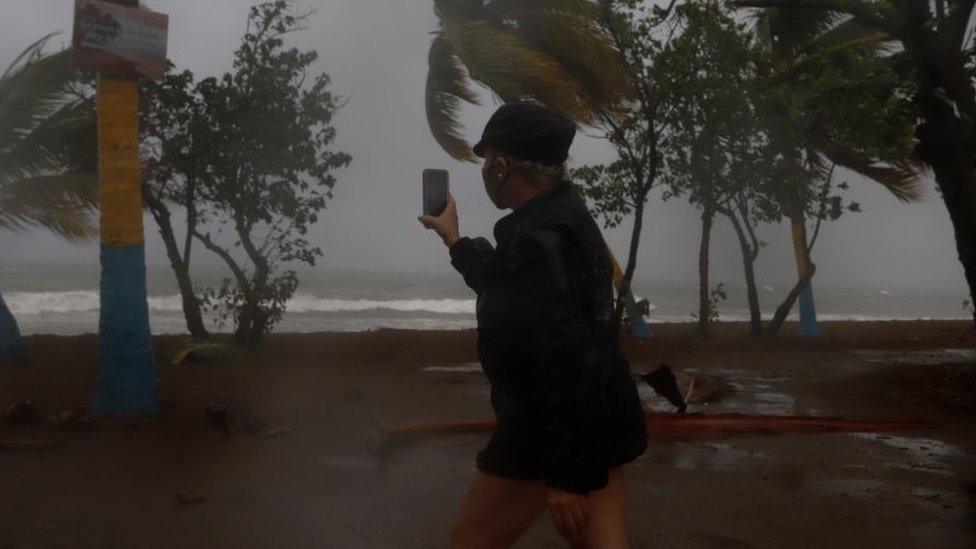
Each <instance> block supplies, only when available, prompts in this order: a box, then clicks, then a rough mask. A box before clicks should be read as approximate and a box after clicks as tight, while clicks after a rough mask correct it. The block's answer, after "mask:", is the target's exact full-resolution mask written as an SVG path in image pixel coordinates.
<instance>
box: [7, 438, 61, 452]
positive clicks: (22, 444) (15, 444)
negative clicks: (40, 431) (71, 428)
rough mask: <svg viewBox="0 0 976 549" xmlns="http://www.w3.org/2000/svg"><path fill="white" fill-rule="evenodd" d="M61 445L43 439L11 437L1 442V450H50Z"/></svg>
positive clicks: (54, 441) (51, 440)
mask: <svg viewBox="0 0 976 549" xmlns="http://www.w3.org/2000/svg"><path fill="white" fill-rule="evenodd" d="M60 445H61V444H60V443H59V442H57V441H56V440H53V439H49V438H41V437H11V438H5V439H2V440H0V450H49V449H51V448H57V447H58V446H60Z"/></svg>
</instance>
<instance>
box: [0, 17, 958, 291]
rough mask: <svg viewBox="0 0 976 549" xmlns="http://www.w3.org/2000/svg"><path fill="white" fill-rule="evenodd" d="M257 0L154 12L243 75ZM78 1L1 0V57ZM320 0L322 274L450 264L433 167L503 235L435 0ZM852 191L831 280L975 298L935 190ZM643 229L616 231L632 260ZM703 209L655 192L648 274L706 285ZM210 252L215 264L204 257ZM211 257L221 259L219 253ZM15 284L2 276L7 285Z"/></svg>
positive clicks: (769, 273)
mask: <svg viewBox="0 0 976 549" xmlns="http://www.w3.org/2000/svg"><path fill="white" fill-rule="evenodd" d="M253 3H254V2H250V1H247V0H152V1H150V2H148V6H149V7H150V8H152V9H154V10H156V11H162V12H165V13H168V14H169V16H170V31H169V52H170V58H171V60H172V61H173V62H174V63H175V64H176V66H177V68H179V69H183V68H189V69H191V70H192V71H193V72H194V73H195V74H196V75H197V76H198V77H205V76H211V75H218V74H221V73H223V72H225V71H227V70H229V69H230V64H231V60H232V53H233V51H234V49H235V48H236V47H237V45H238V43H239V37H240V35H241V33H242V31H243V29H244V23H245V19H246V15H247V9H248V6H250V5H251V4H253ZM73 4H74V3H73V1H72V0H0V10H2V11H0V65H2V66H3V67H6V65H7V64H8V63H9V62H10V61H11V60H12V59H13V58H14V57H15V56H16V54H18V53H19V52H20V51H21V50H22V49H23V48H24V47H25V46H26V45H27V44H29V43H30V42H32V41H33V40H36V39H37V38H38V37H40V36H41V35H43V34H45V33H48V32H51V31H54V30H61V31H64V34H62V35H61V36H60V37H58V38H57V39H56V40H55V42H56V44H52V46H56V47H60V46H61V45H63V44H66V43H67V42H69V41H70V29H71V19H72V13H73ZM300 4H302V5H305V6H310V7H317V8H318V9H319V11H318V12H317V13H316V14H315V15H314V16H313V17H312V19H311V20H310V21H309V29H308V30H307V31H305V32H304V33H303V34H301V35H298V36H295V38H294V43H295V44H296V45H298V46H300V47H302V48H310V49H315V50H317V51H318V52H319V54H320V55H321V58H320V60H319V62H318V64H317V67H316V68H317V70H320V71H325V72H327V73H329V74H330V75H331V76H332V78H333V90H334V91H335V92H337V93H339V94H341V95H343V96H346V97H348V99H349V102H348V104H347V105H346V107H345V108H344V109H343V110H342V111H341V112H340V113H339V115H338V116H337V118H336V121H335V122H336V126H337V129H338V140H337V147H338V148H340V149H341V150H344V151H346V152H348V153H350V154H351V155H352V157H353V161H352V164H351V166H350V167H349V168H348V169H346V170H344V171H342V172H341V173H339V174H338V177H339V184H338V187H337V189H336V193H335V199H334V201H333V202H332V203H331V205H330V207H329V210H328V211H327V212H326V213H325V215H323V216H322V221H321V222H320V223H319V225H318V226H317V227H316V228H315V229H314V230H313V231H312V233H311V237H312V239H313V241H314V242H315V243H316V244H318V245H320V246H321V247H322V248H323V249H324V250H325V254H326V256H325V260H324V261H323V263H322V268H326V269H343V270H345V269H365V270H398V271H445V270H447V269H449V268H450V267H449V265H448V263H447V253H446V250H445V249H444V248H443V246H442V244H441V243H440V240H439V239H437V238H435V237H434V236H433V235H432V234H430V233H428V232H426V231H425V230H423V229H422V228H421V227H420V225H419V223H418V222H417V221H416V216H417V214H418V210H419V208H420V173H421V170H422V169H423V168H429V167H444V168H447V169H448V170H449V171H450V173H451V188H452V192H453V194H454V195H455V197H456V198H457V201H458V205H459V211H460V216H461V225H462V232H463V233H464V234H467V235H471V236H475V235H481V234H484V235H489V236H490V233H491V227H492V225H493V224H494V222H495V221H496V220H497V219H498V218H499V217H501V215H503V212H499V211H498V210H496V209H494V207H493V206H492V204H491V202H490V201H489V200H488V199H487V197H485V195H484V191H483V188H482V185H481V181H480V172H479V169H478V166H476V165H473V164H462V163H458V162H455V161H453V160H451V159H450V158H449V157H448V156H447V155H446V154H444V153H443V152H442V151H441V150H440V149H439V147H438V146H437V144H436V143H435V142H434V140H433V139H432V138H431V136H430V133H429V131H428V129H427V124H426V120H425V117H424V109H423V106H424V101H423V99H424V81H425V78H426V74H427V65H426V63H427V47H428V44H429V40H430V35H429V33H430V31H432V30H434V29H435V27H436V21H435V18H434V16H433V8H432V2H431V1H430V0H303V1H302V2H300ZM495 107H496V105H494V104H493V103H492V102H491V100H490V99H489V98H487V97H486V101H485V105H484V106H483V107H480V108H470V109H468V110H467V111H466V112H465V116H464V118H465V122H466V124H467V132H468V134H469V136H470V137H471V138H472V139H475V138H476V137H477V135H479V134H480V131H481V128H482V127H483V125H484V123H485V122H486V121H487V119H488V117H489V116H490V114H491V112H492V111H493V110H494V108H495ZM571 155H572V158H571V161H572V162H574V163H576V164H581V163H594V162H603V161H606V160H608V159H609V158H610V156H609V155H610V153H609V150H608V149H607V148H606V146H605V145H604V143H603V142H601V141H600V140H597V139H594V138H589V137H586V136H580V137H578V138H577V141H576V143H575V145H574V147H573V149H572V151H571ZM842 175H845V176H846V177H848V179H849V180H850V181H851V182H852V189H851V191H850V193H849V195H850V198H852V199H855V200H857V201H859V202H860V203H861V204H862V207H863V209H864V210H865V211H864V213H860V214H852V215H848V216H845V218H844V219H843V220H841V221H839V222H836V223H832V224H829V225H827V226H825V228H824V229H823V231H822V234H821V238H820V240H819V243H818V245H817V249H816V250H815V256H816V257H815V260H816V261H817V264H818V266H819V271H818V274H817V280H818V281H819V282H818V283H820V284H828V285H838V286H866V287H878V288H884V287H897V286H903V287H926V288H943V289H944V288H956V287H957V288H958V289H959V291H958V293H959V295H960V299H961V298H962V296H963V295H965V293H966V292H965V291H964V289H963V288H964V285H963V278H962V269H961V267H960V265H959V263H958V261H957V260H956V253H955V248H954V244H953V238H952V231H951V227H950V225H949V220H948V217H947V214H946V213H945V209H944V207H943V205H942V203H941V199H940V198H939V196H938V194H937V192H936V191H935V189H934V187H933V186H932V185H931V184H928V185H927V198H926V200H925V201H924V202H923V203H921V204H915V205H903V204H899V203H898V201H897V200H895V199H894V198H893V197H891V196H890V195H888V194H887V193H886V192H885V191H883V190H881V189H879V188H878V187H877V186H876V185H872V184H870V183H866V182H864V181H862V180H860V179H858V178H857V177H855V176H851V175H850V174H842ZM629 230H630V224H629V223H626V224H625V226H624V228H623V229H622V230H618V231H615V232H611V233H609V234H608V238H609V240H610V242H611V245H612V247H613V248H614V249H615V250H616V251H617V253H618V257H622V256H624V255H625V254H624V250H625V246H626V238H627V236H628V235H629ZM717 232H718V234H717V235H716V237H715V238H714V239H713V242H714V244H713V246H714V248H713V250H714V251H713V265H714V272H715V274H714V280H724V281H726V283H731V284H737V283H740V281H741V280H742V277H741V274H740V273H741V263H740V261H741V260H740V256H739V251H738V245H737V243H736V241H735V239H734V237H733V235H732V231H731V228H730V227H729V226H728V224H727V223H725V222H724V221H723V222H720V223H719V224H718V225H717ZM761 233H762V238H763V239H765V240H766V241H768V242H770V247H768V248H766V249H764V250H763V254H762V257H761V259H760V262H759V265H758V275H759V277H760V280H761V283H764V284H782V283H785V282H787V281H789V280H791V279H792V278H793V277H794V276H795V274H794V265H793V259H792V251H791V248H790V246H789V238H788V237H789V228H788V227H787V226H786V225H780V226H765V227H762V228H761ZM146 234H147V253H148V261H149V262H150V263H155V264H165V263H166V259H165V254H164V251H163V247H162V244H161V242H160V240H159V239H158V237H157V236H156V234H155V227H154V226H153V225H152V222H151V220H147V226H146ZM698 238H699V222H698V217H697V214H696V212H695V210H693V209H692V208H690V207H688V206H687V205H685V204H683V203H681V202H677V201H674V202H668V203H662V202H661V201H660V200H658V199H657V198H655V199H654V200H653V201H652V203H651V205H650V208H649V209H648V214H647V220H646V222H645V225H644V234H643V245H642V248H641V258H640V263H639V266H638V277H639V278H641V279H644V280H648V281H651V282H675V281H682V280H693V279H694V278H695V277H696V272H697V264H696V261H697V246H698ZM97 252H98V250H97V246H88V247H75V246H70V245H67V244H65V243H63V242H62V241H60V240H58V239H57V238H54V237H52V236H49V235H47V234H43V233H40V232H36V233H34V234H29V235H27V234H17V235H14V234H11V233H8V232H0V266H2V265H4V264H7V265H9V264H14V263H24V262H65V261H69V262H97V261H98V253H97ZM198 256H199V260H200V261H204V260H208V259H206V257H205V254H204V252H203V251H202V250H201V251H200V252H199V253H198ZM208 261H209V260H208ZM0 283H2V282H0Z"/></svg>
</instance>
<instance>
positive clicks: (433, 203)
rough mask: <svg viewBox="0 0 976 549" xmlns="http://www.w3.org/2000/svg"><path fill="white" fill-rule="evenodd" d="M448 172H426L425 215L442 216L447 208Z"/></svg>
mask: <svg viewBox="0 0 976 549" xmlns="http://www.w3.org/2000/svg"><path fill="white" fill-rule="evenodd" d="M447 192H448V175H447V170H424V215H433V216H437V215H440V214H441V212H443V211H444V208H446V207H447Z"/></svg>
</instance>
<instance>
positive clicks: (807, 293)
mask: <svg viewBox="0 0 976 549" xmlns="http://www.w3.org/2000/svg"><path fill="white" fill-rule="evenodd" d="M790 223H791V228H792V233H793V254H794V256H795V257H796V275H797V280H803V279H804V278H805V277H806V275H807V271H808V270H809V268H810V267H809V265H810V252H809V250H808V244H807V224H806V219H804V217H803V215H802V214H800V215H798V216H794V217H791V218H790ZM799 299H800V335H820V334H821V333H823V332H822V330H821V329H820V326H818V325H817V308H816V303H815V302H814V300H813V279H812V277H811V279H810V280H809V281H808V282H807V283H806V285H805V286H804V288H803V290H802V291H801V292H800V296H799ZM791 307H792V305H791Z"/></svg>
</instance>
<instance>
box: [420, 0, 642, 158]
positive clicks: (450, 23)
mask: <svg viewBox="0 0 976 549" xmlns="http://www.w3.org/2000/svg"><path fill="white" fill-rule="evenodd" d="M434 11H435V13H436V14H437V17H438V19H439V21H440V28H439V29H438V30H437V31H435V32H434V33H433V34H434V39H433V41H432V42H431V46H430V53H429V58H428V65H429V72H428V75H427V90H426V111H427V123H428V125H429V126H430V131H431V133H432V134H433V136H434V139H436V140H437V142H438V144H440V146H441V147H442V148H443V149H444V151H446V152H447V153H448V154H450V155H451V156H452V157H454V158H456V159H458V160H468V161H471V160H473V156H472V153H471V148H470V146H469V144H468V142H467V141H466V140H465V139H464V138H463V137H462V135H461V131H462V128H461V124H460V122H459V121H458V111H459V108H460V106H461V104H462V102H466V103H470V104H475V105H477V104H479V100H478V96H477V94H476V93H475V91H474V90H472V89H471V87H469V85H468V81H469V80H472V81H474V82H476V83H478V84H480V85H482V86H484V87H485V88H487V89H488V90H490V91H491V92H492V93H493V94H494V95H495V96H497V97H498V98H499V99H500V100H502V101H503V102H506V103H508V102H512V101H518V100H521V99H534V100H537V101H539V102H541V103H544V104H546V105H548V106H550V107H552V108H555V109H557V110H560V111H563V112H564V113H566V114H567V115H569V116H570V117H572V118H573V119H575V120H577V121H578V122H581V123H583V124H591V123H594V122H595V121H596V120H597V119H598V117H599V114H600V113H602V112H606V111H608V110H610V109H612V106H613V105H615V104H616V103H617V102H618V100H619V99H620V98H622V97H624V96H626V95H627V93H628V85H627V78H626V75H625V71H624V67H623V64H622V62H621V60H620V56H619V54H618V53H617V51H616V49H615V48H614V47H613V44H612V41H611V40H610V39H609V37H608V36H607V35H606V33H605V31H604V30H603V27H602V26H601V25H600V23H599V6H598V5H597V4H595V3H593V2H590V1H588V0H488V1H487V2H486V1H483V0H434Z"/></svg>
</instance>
